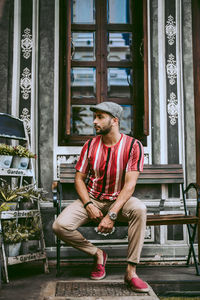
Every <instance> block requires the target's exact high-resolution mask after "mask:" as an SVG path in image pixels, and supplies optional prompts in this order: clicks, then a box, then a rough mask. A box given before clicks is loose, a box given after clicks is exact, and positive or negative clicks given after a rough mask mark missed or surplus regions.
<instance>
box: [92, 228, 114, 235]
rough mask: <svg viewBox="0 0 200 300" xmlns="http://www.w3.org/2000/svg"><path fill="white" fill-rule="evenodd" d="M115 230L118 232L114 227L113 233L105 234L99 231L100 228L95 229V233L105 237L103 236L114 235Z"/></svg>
mask: <svg viewBox="0 0 200 300" xmlns="http://www.w3.org/2000/svg"><path fill="white" fill-rule="evenodd" d="M115 230H116V228H115V227H113V228H112V231H111V232H107V233H104V232H100V231H98V227H94V231H95V232H96V233H97V234H100V235H103V236H108V235H111V234H113V233H114V232H115Z"/></svg>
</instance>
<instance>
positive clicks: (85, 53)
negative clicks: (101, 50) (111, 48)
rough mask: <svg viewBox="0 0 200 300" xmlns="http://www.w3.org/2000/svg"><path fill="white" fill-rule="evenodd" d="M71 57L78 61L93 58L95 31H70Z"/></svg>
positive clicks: (91, 59)
mask: <svg viewBox="0 0 200 300" xmlns="http://www.w3.org/2000/svg"><path fill="white" fill-rule="evenodd" d="M72 59H73V60H79V61H93V60H95V33H92V32H84V33H81V32H73V33H72Z"/></svg>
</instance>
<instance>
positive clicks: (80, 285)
mask: <svg viewBox="0 0 200 300" xmlns="http://www.w3.org/2000/svg"><path fill="white" fill-rule="evenodd" d="M145 294H147V293H145ZM136 295H140V296H141V293H135V292H133V291H132V290H131V289H130V288H129V287H127V286H126V285H125V284H124V283H122V282H66V281H65V282H62V281H59V282H57V284H56V293H55V296H57V297H89V296H90V297H100V296H101V297H103V296H111V297H114V296H118V297H120V296H136Z"/></svg>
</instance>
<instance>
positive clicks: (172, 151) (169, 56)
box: [165, 0, 179, 164]
mask: <svg viewBox="0 0 200 300" xmlns="http://www.w3.org/2000/svg"><path fill="white" fill-rule="evenodd" d="M176 44H177V24H176V0H172V1H165V53H166V97H167V99H166V100H167V101H166V105H167V106H166V111H167V140H168V163H171V164H175V163H179V134H178V116H179V103H178V98H177V57H176V47H177V45H176Z"/></svg>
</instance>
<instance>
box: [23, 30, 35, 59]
mask: <svg viewBox="0 0 200 300" xmlns="http://www.w3.org/2000/svg"><path fill="white" fill-rule="evenodd" d="M30 32H31V30H30V29H29V28H26V29H25V30H24V34H22V37H23V39H22V40H21V47H22V53H23V57H24V58H25V59H28V58H29V57H30V56H31V51H32V47H33V41H32V35H31V34H30Z"/></svg>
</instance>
